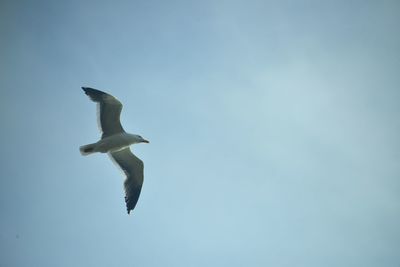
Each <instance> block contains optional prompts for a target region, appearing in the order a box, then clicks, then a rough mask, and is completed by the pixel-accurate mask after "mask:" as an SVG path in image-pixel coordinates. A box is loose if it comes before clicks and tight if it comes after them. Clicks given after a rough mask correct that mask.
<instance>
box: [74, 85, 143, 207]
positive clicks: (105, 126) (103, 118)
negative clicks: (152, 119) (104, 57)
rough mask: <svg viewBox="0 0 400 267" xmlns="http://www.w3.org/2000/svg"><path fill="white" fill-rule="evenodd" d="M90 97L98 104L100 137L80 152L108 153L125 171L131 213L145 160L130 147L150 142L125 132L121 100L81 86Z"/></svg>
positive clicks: (125, 184) (140, 184) (126, 192)
mask: <svg viewBox="0 0 400 267" xmlns="http://www.w3.org/2000/svg"><path fill="white" fill-rule="evenodd" d="M82 89H83V91H84V92H85V94H86V95H88V96H89V98H90V99H91V100H92V101H94V102H96V103H97V111H98V112H97V119H98V125H99V128H100V131H101V133H102V135H101V139H100V140H99V141H98V142H96V143H92V144H88V145H83V146H81V147H79V150H80V153H81V154H82V155H83V156H87V155H90V154H93V153H96V152H99V153H107V154H108V155H109V157H110V158H111V159H112V160H113V161H114V162H115V163H116V164H117V165H118V166H119V167H120V168H121V169H122V170H123V172H124V173H125V176H126V178H125V181H124V189H125V203H126V209H127V212H128V214H130V212H131V211H132V210H133V209H134V208H135V206H136V204H137V202H138V199H139V196H140V192H141V190H142V185H143V171H144V165H143V161H142V160H141V159H139V158H138V157H136V156H135V155H134V154H133V153H132V151H131V150H130V146H131V145H133V144H138V143H149V141H148V140H146V139H144V138H143V137H141V136H140V135H137V134H130V133H127V132H125V130H124V129H123V128H122V125H121V122H120V114H121V110H122V103H121V102H120V101H119V100H118V99H117V98H116V97H114V96H112V95H110V94H108V93H105V92H103V91H100V90H97V89H94V88H90V87H82Z"/></svg>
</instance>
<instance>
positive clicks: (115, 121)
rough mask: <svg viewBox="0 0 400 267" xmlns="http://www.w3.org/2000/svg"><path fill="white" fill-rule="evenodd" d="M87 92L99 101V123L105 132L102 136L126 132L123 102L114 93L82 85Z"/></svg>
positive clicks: (91, 97) (92, 98)
mask: <svg viewBox="0 0 400 267" xmlns="http://www.w3.org/2000/svg"><path fill="white" fill-rule="evenodd" d="M82 89H83V91H85V94H87V95H88V96H89V97H90V99H91V100H93V101H94V102H96V103H97V105H98V108H99V112H98V114H97V116H98V123H99V127H100V129H101V131H102V133H103V135H102V138H104V137H107V136H110V135H113V134H117V133H122V132H124V129H123V128H122V126H121V122H120V115H121V110H122V104H121V102H119V101H118V99H116V98H115V97H113V96H112V95H109V94H107V93H104V92H102V91H100V90H96V89H93V88H90V87H82Z"/></svg>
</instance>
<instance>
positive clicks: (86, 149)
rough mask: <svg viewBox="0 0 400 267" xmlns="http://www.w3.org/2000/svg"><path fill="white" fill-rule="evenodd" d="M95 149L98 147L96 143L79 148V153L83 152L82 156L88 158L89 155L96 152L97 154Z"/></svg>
mask: <svg viewBox="0 0 400 267" xmlns="http://www.w3.org/2000/svg"><path fill="white" fill-rule="evenodd" d="M95 147H96V143H93V144H88V145H84V146H81V147H80V148H79V151H80V152H81V154H82V155H83V156H87V155H89V154H92V153H95V152H96V151H95V150H94V148H95Z"/></svg>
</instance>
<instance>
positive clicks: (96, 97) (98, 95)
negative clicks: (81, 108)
mask: <svg viewBox="0 0 400 267" xmlns="http://www.w3.org/2000/svg"><path fill="white" fill-rule="evenodd" d="M81 88H82V90H83V91H84V92H85V94H86V95H88V96H89V97H90V99H92V100H93V101H96V102H98V101H100V100H101V99H102V97H103V96H105V95H108V94H107V93H105V92H103V91H100V90H97V89H94V88H91V87H85V86H82V87H81Z"/></svg>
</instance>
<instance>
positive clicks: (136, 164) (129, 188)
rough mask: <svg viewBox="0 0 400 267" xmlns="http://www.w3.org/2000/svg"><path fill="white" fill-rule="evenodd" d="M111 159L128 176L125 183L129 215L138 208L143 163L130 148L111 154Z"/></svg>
mask: <svg viewBox="0 0 400 267" xmlns="http://www.w3.org/2000/svg"><path fill="white" fill-rule="evenodd" d="M109 155H110V157H111V158H112V159H113V160H114V161H115V162H116V163H117V164H118V165H119V166H120V167H121V169H122V170H123V171H124V173H125V175H126V179H125V181H124V188H125V202H126V209H127V211H128V214H129V213H130V211H131V210H133V209H134V208H135V206H136V203H137V201H138V199H139V195H140V191H141V189H142V185H143V162H142V161H141V160H140V159H139V158H138V157H136V156H135V155H133V153H132V152H131V150H130V149H129V147H127V148H125V149H122V150H120V151H117V152H110V153H109Z"/></svg>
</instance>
